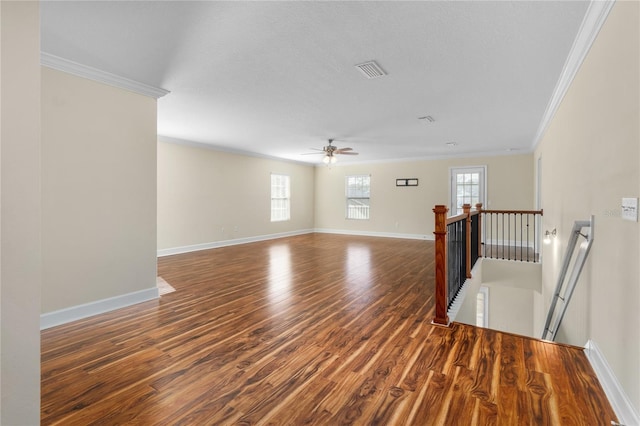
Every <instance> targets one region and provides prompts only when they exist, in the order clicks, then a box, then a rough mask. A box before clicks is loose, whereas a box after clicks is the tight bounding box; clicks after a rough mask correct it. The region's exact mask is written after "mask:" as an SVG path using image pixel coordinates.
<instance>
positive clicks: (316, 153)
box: [300, 151, 324, 155]
mask: <svg viewBox="0 0 640 426" xmlns="http://www.w3.org/2000/svg"><path fill="white" fill-rule="evenodd" d="M318 154H322V155H324V152H323V151H321V152H303V153H302V154H300V155H318Z"/></svg>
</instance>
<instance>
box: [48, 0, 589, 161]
mask: <svg viewBox="0 0 640 426" xmlns="http://www.w3.org/2000/svg"><path fill="white" fill-rule="evenodd" d="M588 5H589V3H588V2H584V1H532V2H527V1H498V2H485V1H477V2H439V1H425V2H396V1H393V2H382V1H380V2H378V1H376V2H363V1H348V2H334V1H331V2H207V1H200V2H187V1H143V2H125V1H121V2H99V1H81V2H75V1H64V2H57V1H55V2H53V1H52V2H43V3H42V4H41V27H42V32H41V33H42V43H41V45H42V51H43V52H46V53H48V54H52V55H56V56H59V57H62V58H65V59H69V60H72V61H75V62H78V63H81V64H84V65H87V66H91V67H94V68H98V69H100V70H103V71H107V72H110V73H113V74H117V75H120V76H123V77H126V78H129V79H133V80H136V81H139V82H142V83H146V84H149V85H153V86H157V87H162V88H164V89H167V90H170V91H171V93H170V94H168V95H167V96H165V97H163V98H160V99H159V101H158V133H159V135H161V136H166V137H169V138H175V139H180V140H185V141H191V142H198V143H205V144H210V145H213V146H216V147H219V148H223V149H228V150H234V151H240V152H250V153H256V154H261V155H268V156H274V157H279V158H286V159H291V160H296V161H309V162H320V160H321V156H315V155H301V154H303V153H308V152H310V148H321V147H322V146H323V145H325V144H326V139H328V138H335V139H336V143H335V145H337V146H338V147H344V146H350V147H352V148H354V150H356V151H358V152H359V153H360V155H359V156H350V157H341V158H340V161H341V162H342V161H345V162H347V161H348V162H354V161H377V160H389V159H392V160H393V159H408V158H429V157H440V156H450V155H456V156H459V155H477V154H495V153H505V152H507V151H511V152H522V151H529V150H530V149H531V148H532V146H533V144H534V143H535V140H534V139H535V137H536V132H537V131H538V128H539V126H540V123H541V120H542V118H543V115H544V113H545V109H546V108H547V105H548V104H549V100H550V98H551V95H552V93H553V91H554V88H555V86H556V83H557V82H558V79H559V77H560V74H561V71H562V68H563V65H564V64H565V61H566V58H567V56H568V54H569V51H570V49H571V46H572V44H573V41H574V39H575V37H576V34H577V33H578V29H579V28H580V24H581V22H582V20H583V17H584V15H585V12H586V10H587V7H588ZM368 60H376V61H377V62H378V63H379V64H380V66H381V67H382V68H383V69H384V70H385V71H386V72H387V73H388V75H387V76H384V77H380V78H376V79H366V78H365V77H364V76H363V75H362V74H361V73H360V72H359V71H358V70H357V69H356V68H355V67H354V66H355V65H356V64H359V63H361V62H365V61H368ZM427 115H430V116H432V117H433V118H434V119H435V121H434V122H427V121H426V120H419V119H418V118H419V117H424V116H427ZM448 142H454V143H455V146H449V145H447V143H448Z"/></svg>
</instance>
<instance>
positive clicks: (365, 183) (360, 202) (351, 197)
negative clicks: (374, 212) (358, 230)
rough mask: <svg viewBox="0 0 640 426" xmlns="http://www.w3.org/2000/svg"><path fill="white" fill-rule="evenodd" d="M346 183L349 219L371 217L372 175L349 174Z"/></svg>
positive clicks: (347, 214)
mask: <svg viewBox="0 0 640 426" xmlns="http://www.w3.org/2000/svg"><path fill="white" fill-rule="evenodd" d="M345 183H346V184H345V186H346V188H345V193H346V198H347V203H346V204H347V212H346V216H347V219H369V201H370V199H369V197H370V192H371V177H370V176H368V175H358V176H347V177H346V180H345Z"/></svg>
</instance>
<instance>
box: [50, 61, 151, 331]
mask: <svg viewBox="0 0 640 426" xmlns="http://www.w3.org/2000/svg"><path fill="white" fill-rule="evenodd" d="M42 131H43V133H42V135H43V137H42V146H43V147H42V182H43V183H42V200H43V221H42V224H43V271H44V280H43V286H42V312H43V313H44V314H45V315H44V317H45V318H47V321H46V322H47V323H48V324H47V325H48V326H50V325H56V322H57V321H58V319H60V318H63V320H64V321H68V320H73V319H76V318H77V317H78V316H79V317H82V316H86V315H84V314H82V313H81V312H80V311H73V309H75V308H77V307H78V306H83V307H86V306H85V305H86V304H90V305H91V304H96V303H97V304H98V305H99V304H100V303H103V301H105V300H109V301H113V300H112V298H121V297H130V300H129V301H130V302H131V303H134V302H135V301H141V300H143V299H144V300H146V299H149V298H153V297H157V288H156V100H155V99H153V98H150V97H146V96H143V95H139V94H136V93H133V92H129V91H127V90H124V89H119V88H115V87H112V86H107V85H105V84H101V83H98V82H95V81H92V80H88V79H85V78H81V77H77V76H74V75H71V74H68V73H65V72H61V71H57V70H53V69H50V68H46V67H43V68H42ZM98 305H96V306H98ZM116 307H117V304H116ZM69 308H71V309H72V312H70V313H69V312H68V311H67V310H68V309H69ZM100 310H102V309H98V311H94V312H90V314H92V313H98V312H99V311H100ZM67 314H69V315H67ZM48 318H53V320H49V319H48ZM64 321H62V322H64ZM47 325H45V326H47Z"/></svg>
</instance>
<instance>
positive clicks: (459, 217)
mask: <svg viewBox="0 0 640 426" xmlns="http://www.w3.org/2000/svg"><path fill="white" fill-rule="evenodd" d="M436 207H438V206H436ZM448 210H449V209H447V211H448ZM466 218H467V213H460V214H459V215H456V216H451V217H448V218H446V223H447V225H451V224H452V223H456V222H460V221H461V220H463V219H466Z"/></svg>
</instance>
